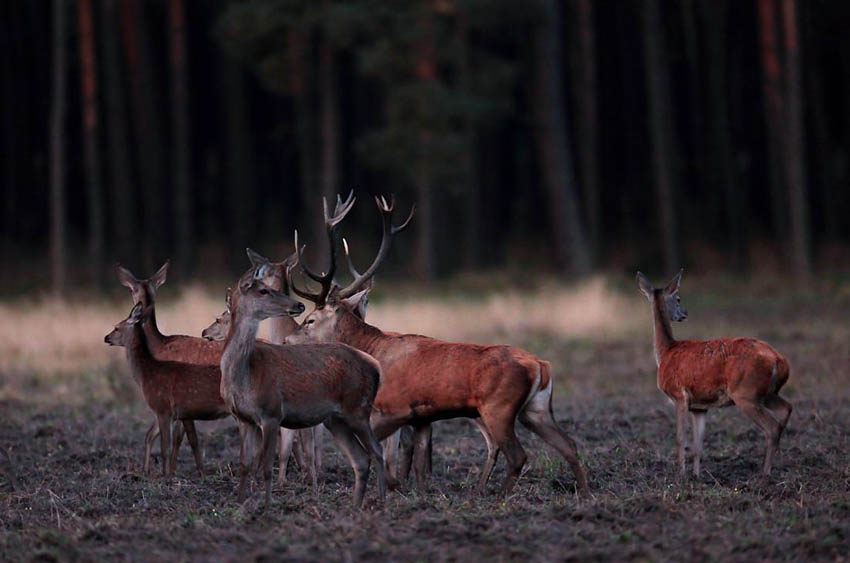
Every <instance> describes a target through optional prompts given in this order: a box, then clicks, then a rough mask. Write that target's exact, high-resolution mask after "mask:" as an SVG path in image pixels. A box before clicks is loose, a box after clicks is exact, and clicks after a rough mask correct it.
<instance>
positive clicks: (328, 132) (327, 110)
mask: <svg viewBox="0 0 850 563" xmlns="http://www.w3.org/2000/svg"><path fill="white" fill-rule="evenodd" d="M323 4H325V5H327V1H325V2H323ZM336 72H337V69H336V57H335V56H334V50H333V45H331V42H330V38H329V37H328V33H327V32H325V33H323V34H322V36H321V39H320V43H319V96H320V108H319V112H320V114H319V115H320V117H319V121H320V130H321V158H322V161H321V165H320V170H321V174H320V177H321V191H322V195H323V196H324V197H325V198H327V202H328V205H329V206H330V207H331V209H332V208H333V204H334V200H335V198H336V194H337V193H339V192H340V186H339V98H338V92H337V75H336ZM321 218H322V216H321V215H319V214H316V216H315V220H317V221H318V220H320V219H321ZM323 240H324V237H322V238H321V239H314V241H315V242H314V243H313V256H314V257H315V256H319V257H320V258H319V260H320V263H321V264H327V263H328V262H327V261H328V260H329V257H330V254H328V253H323V252H322V251H321V249H322V248H323V242H322V241H323ZM327 252H330V249H328V250H327ZM314 259H315V258H314ZM322 269H324V266H322Z"/></svg>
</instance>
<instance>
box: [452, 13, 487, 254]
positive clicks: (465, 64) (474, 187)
mask: <svg viewBox="0 0 850 563" xmlns="http://www.w3.org/2000/svg"><path fill="white" fill-rule="evenodd" d="M455 40H456V42H457V48H458V88H459V89H460V91H461V93H462V94H463V95H464V96H467V97H470V96H472V91H471V85H470V82H471V77H470V69H469V21H468V16H467V14H466V13H465V12H464V11H463V10H460V11H459V12H458V14H457V28H456V38H455ZM461 130H462V135H463V140H464V149H463V157H462V158H463V163H462V166H463V177H464V179H465V184H466V191H465V200H464V213H463V220H464V236H463V239H464V243H465V244H464V248H463V262H464V265H465V267H466V268H467V269H468V270H470V271H471V270H474V269H476V268H477V267H479V266H480V265H481V262H482V256H481V223H482V220H481V205H482V203H481V193H480V190H481V186H480V181H481V180H480V178H479V175H478V167H477V166H476V163H475V161H476V159H475V152H476V147H477V135H476V133H475V125H474V124H473V123H472V120H471V119H470V118H469V117H468V116H464V117H463V123H462V124H461Z"/></svg>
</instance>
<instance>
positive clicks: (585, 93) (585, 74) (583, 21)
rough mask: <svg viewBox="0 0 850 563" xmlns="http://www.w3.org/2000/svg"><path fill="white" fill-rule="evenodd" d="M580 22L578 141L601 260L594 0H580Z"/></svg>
mask: <svg viewBox="0 0 850 563" xmlns="http://www.w3.org/2000/svg"><path fill="white" fill-rule="evenodd" d="M576 8H577V13H576V16H577V18H576V19H577V22H578V43H579V45H578V49H577V53H578V61H577V62H578V65H577V66H578V69H577V70H578V72H577V78H578V80H577V83H578V84H577V88H576V91H577V94H578V96H577V97H578V102H579V103H578V112H577V116H578V135H579V139H578V142H577V143H576V146H577V148H578V157H579V162H580V163H581V165H580V166H579V169H580V171H581V180H582V192H583V193H584V215H585V218H586V220H587V231H588V237H589V241H590V255H591V261H592V262H594V263H595V262H597V261H598V260H599V256H600V252H601V244H602V210H601V203H600V200H601V193H600V185H599V160H598V157H597V154H598V150H599V143H598V138H599V136H598V134H597V124H598V117H597V109H596V99H597V96H598V93H597V90H596V45H595V33H594V23H593V3H592V2H591V0H577V1H576Z"/></svg>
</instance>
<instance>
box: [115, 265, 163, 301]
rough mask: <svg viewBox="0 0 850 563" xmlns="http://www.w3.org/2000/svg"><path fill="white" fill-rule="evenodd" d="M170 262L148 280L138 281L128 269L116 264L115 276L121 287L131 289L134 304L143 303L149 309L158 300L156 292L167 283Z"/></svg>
mask: <svg viewBox="0 0 850 563" xmlns="http://www.w3.org/2000/svg"><path fill="white" fill-rule="evenodd" d="M168 265H169V261H168V260H166V261H165V264H163V265H162V267H160V269H159V270H157V272H156V273H155V274H154V275H152V276H151V277H149V278H148V279H146V280H140V279H136V276H134V275H133V273H132V272H131V271H130V270H128V269H127V268H125V267H123V266H121V265H120V264H115V275H117V276H118V281H119V282H121V285H123V286H126V287H127V288H129V289H130V293H132V294H133V304H136V303H141V304H142V305H143V306H145V307H147V306H148V305H150V304H151V303H153V302H154V301H155V300H156V291H157V290H158V289H159V288H160V286H161V285H162V284H164V283H165V277H166V276H167V275H168Z"/></svg>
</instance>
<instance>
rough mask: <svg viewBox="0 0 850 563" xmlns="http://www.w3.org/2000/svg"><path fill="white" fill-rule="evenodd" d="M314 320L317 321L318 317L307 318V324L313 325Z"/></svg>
mask: <svg viewBox="0 0 850 563" xmlns="http://www.w3.org/2000/svg"><path fill="white" fill-rule="evenodd" d="M314 322H316V319H307V324H308V325H311V324H313V323H314Z"/></svg>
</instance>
